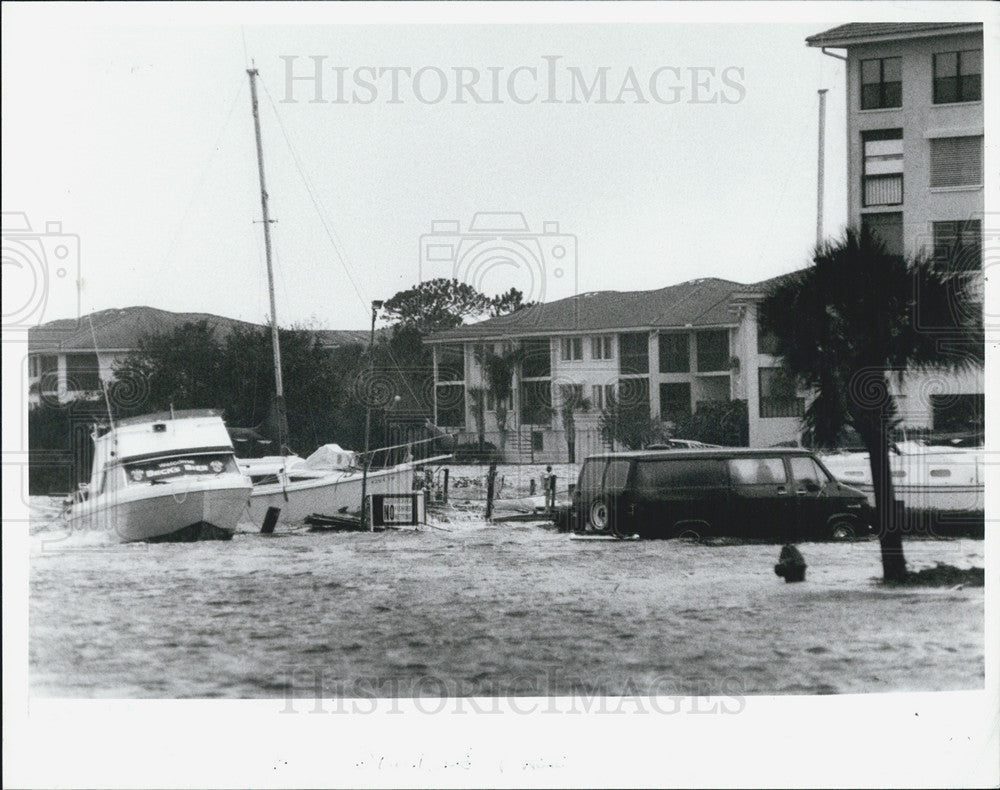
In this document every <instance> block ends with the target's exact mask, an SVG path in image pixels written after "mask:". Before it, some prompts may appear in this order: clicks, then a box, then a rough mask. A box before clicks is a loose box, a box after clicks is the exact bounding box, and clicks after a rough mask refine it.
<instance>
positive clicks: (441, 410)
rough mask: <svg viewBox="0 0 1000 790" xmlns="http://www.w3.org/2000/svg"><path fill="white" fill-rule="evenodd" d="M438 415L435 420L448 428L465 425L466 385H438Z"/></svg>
mask: <svg viewBox="0 0 1000 790" xmlns="http://www.w3.org/2000/svg"><path fill="white" fill-rule="evenodd" d="M436 405H437V416H436V418H435V422H436V423H437V424H438V425H440V426H444V427H446V428H464V427H465V385H464V384H461V383H459V384H438V385H437V403H436Z"/></svg>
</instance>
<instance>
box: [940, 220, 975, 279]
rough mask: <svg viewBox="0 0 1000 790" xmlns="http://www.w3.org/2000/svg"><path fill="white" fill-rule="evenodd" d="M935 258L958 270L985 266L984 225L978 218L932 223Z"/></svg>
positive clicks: (971, 269) (972, 269)
mask: <svg viewBox="0 0 1000 790" xmlns="http://www.w3.org/2000/svg"><path fill="white" fill-rule="evenodd" d="M932 227H933V230H934V260H935V261H937V262H939V263H942V264H948V265H949V266H951V267H952V268H954V269H955V270H956V271H978V270H979V269H981V268H982V266H983V225H982V222H980V221H979V220H978V219H970V220H965V221H962V220H948V221H945V222H935V223H933V224H932Z"/></svg>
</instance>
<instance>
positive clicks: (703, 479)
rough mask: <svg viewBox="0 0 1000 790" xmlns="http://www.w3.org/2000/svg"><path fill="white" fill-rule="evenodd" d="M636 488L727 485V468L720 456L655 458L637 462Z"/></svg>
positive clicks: (655, 488) (654, 488)
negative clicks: (718, 457)
mask: <svg viewBox="0 0 1000 790" xmlns="http://www.w3.org/2000/svg"><path fill="white" fill-rule="evenodd" d="M635 474H636V478H635V484H636V488H641V489H652V490H657V489H663V488H683V487H691V486H702V487H703V486H719V485H726V482H727V479H726V467H725V465H724V463H723V462H722V461H721V460H719V459H717V458H688V459H680V458H678V459H656V460H650V461H640V462H639V463H638V464H636V473H635Z"/></svg>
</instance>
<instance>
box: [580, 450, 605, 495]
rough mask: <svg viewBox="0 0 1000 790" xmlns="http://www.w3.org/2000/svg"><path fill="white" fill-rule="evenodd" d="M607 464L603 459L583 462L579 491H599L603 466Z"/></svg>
mask: <svg viewBox="0 0 1000 790" xmlns="http://www.w3.org/2000/svg"><path fill="white" fill-rule="evenodd" d="M606 463H607V461H606V460H604V459H603V458H599V459H595V460H590V461H585V462H584V464H583V469H581V470H580V486H579V487H580V490H581V491H599V490H600V488H601V478H602V477H604V465H605V464H606Z"/></svg>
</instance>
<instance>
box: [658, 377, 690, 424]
mask: <svg viewBox="0 0 1000 790" xmlns="http://www.w3.org/2000/svg"><path fill="white" fill-rule="evenodd" d="M690 414H691V385H690V384H689V383H687V382H675V383H669V384H661V385H660V419H662V420H676V419H679V418H682V417H687V416H689V415H690Z"/></svg>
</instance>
